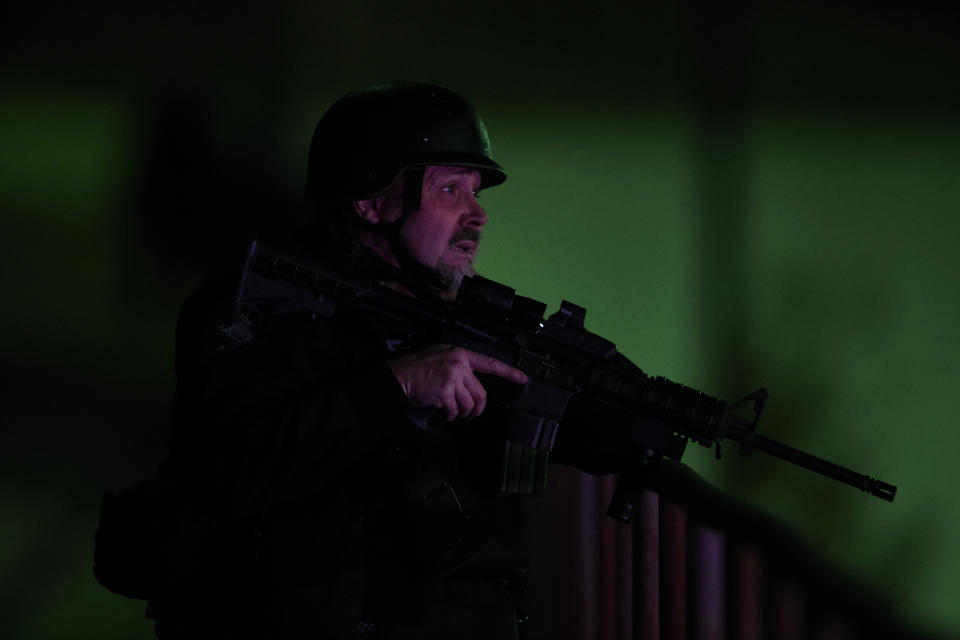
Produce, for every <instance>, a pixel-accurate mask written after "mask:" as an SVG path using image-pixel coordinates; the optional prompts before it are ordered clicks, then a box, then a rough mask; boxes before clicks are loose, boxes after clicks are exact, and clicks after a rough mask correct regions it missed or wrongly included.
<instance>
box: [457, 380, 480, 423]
mask: <svg viewBox="0 0 960 640" xmlns="http://www.w3.org/2000/svg"><path fill="white" fill-rule="evenodd" d="M456 394H457V416H458V417H460V418H467V417H469V416H470V414H471V413H473V408H474V406H475V405H476V402H474V399H473V396H472V395H471V394H470V392H469V391H468V390H467V388H466V387H464V386H463V385H457V391H456Z"/></svg>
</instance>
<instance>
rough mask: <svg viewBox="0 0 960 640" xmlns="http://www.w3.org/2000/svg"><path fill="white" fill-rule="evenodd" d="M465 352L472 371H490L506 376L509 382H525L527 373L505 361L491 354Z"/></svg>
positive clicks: (496, 374) (502, 376)
mask: <svg viewBox="0 0 960 640" xmlns="http://www.w3.org/2000/svg"><path fill="white" fill-rule="evenodd" d="M467 354H468V356H467V357H468V358H469V360H470V367H471V368H472V369H473V370H474V371H479V372H480V373H491V374H493V375H495V376H499V377H501V378H506V379H507V380H510V381H511V382H516V383H517V384H525V383H526V382H527V374H525V373H524V372H523V371H521V370H520V369H516V368H514V367H511V366H510V365H508V364H507V363H505V362H501V361H500V360H497V359H496V358H493V357H491V356H486V355H483V354H482V353H474V352H473V351H468V352H467Z"/></svg>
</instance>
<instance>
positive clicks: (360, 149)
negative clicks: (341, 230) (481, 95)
mask: <svg viewBox="0 0 960 640" xmlns="http://www.w3.org/2000/svg"><path fill="white" fill-rule="evenodd" d="M427 165H454V166H462V167H472V168H475V169H477V170H478V171H480V174H481V182H480V188H481V189H483V188H486V187H492V186H495V185H498V184H500V183H501V182H503V181H504V180H506V179H507V174H506V173H504V171H503V168H501V167H500V165H499V164H497V163H496V162H494V161H493V158H492V157H491V155H490V140H489V138H488V137H487V130H486V128H485V127H484V126H483V121H482V120H481V119H480V117H479V116H478V115H477V114H476V113H475V112H474V110H473V107H472V106H470V103H468V102H467V101H466V100H464V99H463V98H461V97H460V96H458V95H457V94H455V93H453V92H452V91H450V90H448V89H444V88H442V87H437V86H435V85H430V84H424V83H416V82H403V83H397V84H390V85H382V86H375V87H371V88H369V89H364V90H362V91H357V92H354V93H349V94H347V95H345V96H344V97H342V98H340V99H339V100H337V101H336V102H335V103H334V104H333V106H331V107H330V109H329V110H328V111H327V112H326V113H325V114H324V116H323V118H321V119H320V122H319V123H318V124H317V128H316V130H315V131H314V133H313V139H312V140H311V142H310V156H309V159H308V161H307V194H306V196H307V200H308V201H310V202H313V203H316V204H324V203H337V202H339V203H342V202H352V201H356V200H366V199H369V198H372V197H374V196H377V195H379V194H381V193H383V192H384V191H386V190H387V189H388V188H389V187H390V185H392V184H393V183H394V181H396V179H397V178H398V177H399V176H400V175H401V174H402V173H403V172H404V171H405V170H406V169H407V168H409V167H425V166H427Z"/></svg>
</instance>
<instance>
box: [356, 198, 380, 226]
mask: <svg viewBox="0 0 960 640" xmlns="http://www.w3.org/2000/svg"><path fill="white" fill-rule="evenodd" d="M384 199H385V198H384V196H383V195H379V196H377V197H376V198H371V199H370V200H357V201H356V202H354V203H353V210H354V211H356V212H357V215H358V216H360V217H361V218H363V219H364V220H366V221H367V222H369V223H370V224H380V222H381V219H380V216H381V213H382V212H383V202H384Z"/></svg>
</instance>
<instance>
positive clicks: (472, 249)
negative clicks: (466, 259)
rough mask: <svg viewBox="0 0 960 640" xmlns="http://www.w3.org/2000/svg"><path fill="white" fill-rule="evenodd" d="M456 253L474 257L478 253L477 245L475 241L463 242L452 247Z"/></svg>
mask: <svg viewBox="0 0 960 640" xmlns="http://www.w3.org/2000/svg"><path fill="white" fill-rule="evenodd" d="M451 246H452V247H453V249H454V250H455V251H458V252H460V253H463V254H465V255H473V254H474V253H476V251H477V243H476V242H474V241H473V240H462V241H460V242H457V243H455V244H453V245H451Z"/></svg>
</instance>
